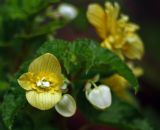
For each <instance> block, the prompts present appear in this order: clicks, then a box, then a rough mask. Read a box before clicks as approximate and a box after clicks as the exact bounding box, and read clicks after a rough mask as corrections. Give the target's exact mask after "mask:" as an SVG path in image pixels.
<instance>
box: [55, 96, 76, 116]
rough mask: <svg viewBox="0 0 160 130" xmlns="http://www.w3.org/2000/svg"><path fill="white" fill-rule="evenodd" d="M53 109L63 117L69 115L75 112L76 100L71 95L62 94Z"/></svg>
mask: <svg viewBox="0 0 160 130" xmlns="http://www.w3.org/2000/svg"><path fill="white" fill-rule="evenodd" d="M55 109H56V111H57V112H58V113H59V114H60V115H62V116H64V117H71V116H73V115H74V114H75V112H76V102H75V100H74V98H73V97H72V96H71V95H69V94H64V95H63V97H62V99H61V100H60V101H59V102H58V103H57V104H56V105H55Z"/></svg>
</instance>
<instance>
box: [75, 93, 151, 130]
mask: <svg viewBox="0 0 160 130" xmlns="http://www.w3.org/2000/svg"><path fill="white" fill-rule="evenodd" d="M77 99H78V101H77V103H78V104H79V107H80V109H81V111H82V112H83V113H84V115H85V116H86V117H87V118H88V119H89V120H90V121H91V122H96V123H99V124H105V125H110V126H112V127H114V128H119V129H120V130H153V128H152V126H151V124H150V123H149V121H148V120H147V119H145V117H144V116H143V115H142V114H141V112H140V111H138V110H137V109H136V108H134V107H133V106H131V105H129V104H127V103H124V102H122V101H120V100H119V99H117V98H116V97H114V96H113V101H112V105H111V107H109V108H107V109H106V110H104V111H100V110H97V109H95V108H94V107H93V106H92V105H91V104H90V103H89V102H88V101H87V100H86V98H85V95H84V93H83V92H82V91H80V92H79V95H78V97H77ZM91 115H92V116H91Z"/></svg>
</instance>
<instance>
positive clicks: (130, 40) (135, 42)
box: [123, 35, 144, 59]
mask: <svg viewBox="0 0 160 130" xmlns="http://www.w3.org/2000/svg"><path fill="white" fill-rule="evenodd" d="M123 53H124V54H125V56H126V57H128V58H129V59H141V58H142V56H143V54H144V46H143V42H142V41H141V39H140V38H139V37H138V36H137V35H130V36H129V37H127V43H126V44H125V45H124V47H123Z"/></svg>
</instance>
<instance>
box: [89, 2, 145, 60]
mask: <svg viewBox="0 0 160 130" xmlns="http://www.w3.org/2000/svg"><path fill="white" fill-rule="evenodd" d="M119 10H120V8H119V5H118V4H117V3H115V4H114V5H113V4H111V3H110V2H106V3H105V8H104V9H103V8H102V7H101V6H100V5H99V4H91V5H89V7H88V11H87V18H88V20H89V22H90V23H91V24H92V25H93V26H94V27H95V29H96V32H97V34H98V35H99V36H100V38H101V39H102V43H101V46H102V47H104V48H108V49H110V50H112V51H113V52H115V53H116V54H117V55H119V56H120V57H121V58H122V59H124V56H125V57H127V58H129V59H141V57H142V56H143V53H144V47H143V43H142V41H141V39H140V37H139V36H138V34H137V30H138V29H139V27H138V25H136V24H134V23H131V22H129V18H128V16H126V15H120V14H119V12H120V11H119Z"/></svg>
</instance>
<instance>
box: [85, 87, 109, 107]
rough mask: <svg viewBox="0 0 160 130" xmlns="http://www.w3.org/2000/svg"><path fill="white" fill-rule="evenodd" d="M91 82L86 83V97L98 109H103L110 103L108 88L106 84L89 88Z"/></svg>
mask: <svg viewBox="0 0 160 130" xmlns="http://www.w3.org/2000/svg"><path fill="white" fill-rule="evenodd" d="M89 86H91V84H90V85H89V84H88V85H87V87H88V88H87V89H86V91H85V94H86V98H87V99H88V101H89V102H90V103H91V104H92V105H93V106H95V107H96V108H98V109H105V108H107V107H109V106H110V105H111V103H112V97H111V91H110V88H109V87H108V86H106V85H99V86H95V84H94V88H91V87H90V88H89Z"/></svg>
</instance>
